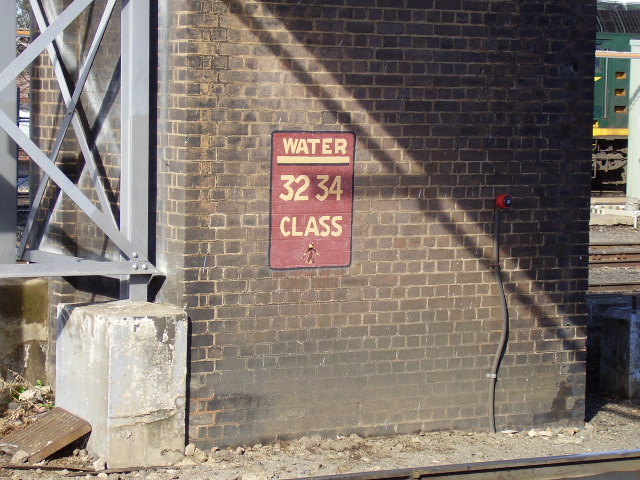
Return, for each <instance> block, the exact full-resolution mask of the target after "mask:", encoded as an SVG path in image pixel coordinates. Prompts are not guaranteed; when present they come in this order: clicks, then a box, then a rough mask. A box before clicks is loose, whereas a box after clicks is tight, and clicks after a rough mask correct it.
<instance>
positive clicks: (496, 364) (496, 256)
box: [488, 207, 509, 433]
mask: <svg viewBox="0 0 640 480" xmlns="http://www.w3.org/2000/svg"><path fill="white" fill-rule="evenodd" d="M494 220H495V222H494V224H495V225H494V229H493V258H492V262H491V266H492V267H493V272H494V274H495V277H496V283H497V284H498V291H499V293H500V300H501V302H502V334H501V335H500V343H499V345H498V350H497V351H496V355H495V357H494V359H493V365H492V367H491V374H489V375H488V377H489V397H490V398H489V427H490V430H491V432H493V433H495V431H496V414H495V408H496V382H497V381H498V370H499V369H500V363H501V362H502V358H503V357H504V352H505V350H506V349H507V339H508V337H509V310H508V308H507V299H506V297H505V295H504V285H503V283H502V272H501V271H500V241H499V239H500V209H499V208H498V207H496V208H495V209H494Z"/></svg>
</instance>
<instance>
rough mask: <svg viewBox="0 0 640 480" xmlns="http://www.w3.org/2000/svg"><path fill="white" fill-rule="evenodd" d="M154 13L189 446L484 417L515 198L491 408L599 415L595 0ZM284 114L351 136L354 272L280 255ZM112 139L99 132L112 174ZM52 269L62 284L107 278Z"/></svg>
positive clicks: (166, 239)
mask: <svg viewBox="0 0 640 480" xmlns="http://www.w3.org/2000/svg"><path fill="white" fill-rule="evenodd" d="M157 8H158V12H157V19H156V16H154V19H153V22H154V23H155V22H157V24H156V25H155V27H157V28H156V29H155V31H156V32H157V38H156V40H157V42H156V45H155V46H156V47H157V51H158V55H157V57H155V58H154V71H157V97H156V98H155V99H154V101H153V102H152V103H153V108H154V113H155V114H156V115H154V118H155V123H154V125H153V126H152V131H153V132H154V135H153V137H152V145H154V146H156V147H157V162H156V166H155V170H157V171H156V173H157V184H156V189H155V190H154V191H153V197H154V198H153V199H152V200H153V202H152V203H153V204H154V205H155V206H156V208H157V222H156V226H155V234H156V245H155V257H156V264H157V266H158V268H160V269H161V270H163V271H164V272H165V273H166V278H165V279H164V282H157V283H154V286H153V287H154V288H153V290H154V291H156V290H157V297H156V299H157V300H158V301H163V302H171V303H175V304H177V305H179V306H181V307H185V308H186V309H187V311H188V314H189V316H190V319H191V348H190V358H189V362H190V385H189V386H190V389H189V395H190V402H189V412H188V421H189V425H188V435H189V441H192V442H194V443H196V444H197V445H199V446H201V447H211V446H213V445H216V446H225V445H237V444H243V443H251V442H267V441H272V440H275V439H277V438H287V437H294V436H300V435H304V434H311V433H320V434H323V435H334V434H347V433H351V432H357V433H359V434H362V435H378V434H393V433H403V432H411V431H419V430H436V429H452V428H456V429H464V430H486V429H487V428H488V426H489V420H488V411H489V407H488V400H489V380H488V379H487V377H486V375H487V374H488V373H489V372H490V370H491V364H492V362H493V358H494V355H495V352H496V350H497V348H498V342H499V339H500V333H501V331H500V329H501V324H502V314H501V304H500V297H499V295H498V288H497V285H496V282H495V279H494V272H493V270H492V268H491V255H492V245H493V238H492V235H493V229H494V221H493V218H494V217H493V202H494V198H495V196H496V195H497V194H499V193H502V192H508V193H511V194H512V195H513V196H514V199H515V200H514V205H515V206H514V208H513V209H512V210H510V211H507V212H504V213H503V215H502V226H501V232H502V234H501V237H500V241H501V250H500V252H501V258H502V266H503V278H504V281H505V291H506V298H507V302H508V306H509V313H510V315H511V325H510V332H509V343H508V347H507V349H506V352H505V356H504V360H503V362H502V367H501V369H500V373H499V379H498V382H497V395H496V425H497V427H498V428H500V429H502V428H509V427H515V428H522V427H529V426H532V425H536V426H539V425H543V424H547V423H574V424H579V423H580V422H581V421H582V420H583V415H584V388H585V335H586V323H587V322H586V319H587V309H586V305H585V292H586V290H587V262H588V255H587V243H588V218H589V210H588V207H589V201H588V197H589V185H590V168H591V167H590V166H591V163H590V138H591V116H592V114H591V109H592V85H593V75H592V72H593V51H594V47H595V42H594V37H595V35H594V31H595V2H583V1H581V2H578V1H568V0H567V1H557V0H531V1H526V0H525V1H509V0H505V1H489V0H420V1H415V0H393V1H391V0H369V1H366V2H365V1H361V0H331V1H325V2H316V1H305V2H300V1H297V0H288V1H284V0H282V1H231V0H217V1H213V0H198V1H196V0H164V1H162V2H158V6H157ZM113 28H115V29H116V30H115V31H116V32H117V25H114V27H113ZM79 37H81V38H85V37H84V36H83V34H82V33H80V34H79ZM78 51H79V52H81V51H84V50H83V49H82V48H80V47H79V48H78ZM107 53H108V52H107ZM105 55H106V53H105ZM109 58H110V57H108V56H107V58H106V60H105V61H104V62H103V64H104V65H105V67H104V68H106V70H105V73H104V75H105V78H104V79H103V80H105V82H106V75H108V74H109V72H111V74H112V73H113V72H112V71H111V70H108V67H109V65H111V64H110V63H109V61H108V60H109ZM36 73H37V74H36V75H35V76H34V81H36V82H37V81H40V80H41V81H42V82H43V83H42V84H41V86H40V89H41V90H42V92H41V93H40V94H38V93H35V97H34V98H36V99H38V98H40V99H41V100H42V102H43V104H42V106H41V107H37V110H36V116H39V117H40V119H39V120H36V121H35V123H34V128H35V132H36V135H37V136H38V137H39V138H40V140H39V141H41V142H42V143H44V144H46V142H47V141H48V142H49V144H51V140H50V139H51V138H52V135H54V133H53V132H54V129H52V128H50V125H54V124H55V123H53V120H52V119H53V118H55V115H56V114H59V112H60V101H59V99H56V98H52V97H51V96H50V94H49V93H48V92H47V90H48V86H47V84H46V83H45V82H46V80H47V79H48V78H50V71H46V70H45V69H42V70H41V71H39V73H38V72H36ZM109 78H111V77H109ZM98 88H104V89H106V90H107V91H108V89H109V83H108V82H107V83H104V84H100V85H98ZM38 95H39V96H38ZM113 105H117V97H116V98H113V103H112V106H113ZM113 108H115V107H113ZM94 113H95V112H94ZM94 113H91V115H93V114H94ZM92 118H93V117H92ZM96 125H99V122H98V123H96ZM275 130H303V131H351V132H354V133H355V134H356V137H357V142H356V147H357V148H356V162H355V165H356V166H355V190H354V205H353V207H354V217H353V232H352V233H353V254H352V262H351V265H350V266H349V267H344V268H332V269H318V270H293V271H274V270H271V269H270V268H269V261H268V252H269V211H270V205H269V201H270V158H271V143H270V142H271V133H272V132H273V131H275ZM101 131H102V132H106V130H101ZM114 134H115V135H116V136H115V137H113V138H117V132H114ZM113 138H111V137H109V138H104V140H103V141H102V142H100V143H101V144H104V145H103V147H104V149H105V151H106V152H110V154H109V155H106V156H105V169H106V171H107V175H108V176H109V177H112V176H113V177H114V187H117V183H115V177H116V176H117V168H114V167H113V165H116V166H117V161H116V160H114V158H115V157H117V149H115V148H114V147H113V143H112V140H113ZM68 151H69V152H70V154H69V155H70V157H69V158H74V157H73V145H72V146H70V147H69V148H68ZM111 154H115V155H114V156H112V155H111ZM116 193H117V192H116ZM115 198H117V195H116V197H115ZM61 213H64V212H61ZM67 214H69V215H71V217H72V218H75V217H74V214H73V211H72V209H70V212H68V213H67ZM61 220H62V219H61ZM82 223H84V222H82V221H76V223H75V224H74V223H71V225H79V226H78V230H77V231H69V232H67V231H62V232H53V233H54V234H55V233H63V234H61V235H59V237H60V239H61V240H63V241H65V240H68V239H69V238H74V237H76V236H78V235H79V236H80V237H83V238H81V239H80V240H81V241H80V242H79V243H78V244H77V245H80V247H82V248H84V247H83V246H86V249H87V250H88V251H91V249H92V248H95V247H96V246H98V245H99V244H100V242H103V239H102V238H101V237H99V236H94V235H93V231H92V230H90V229H83V228H82V225H81V224H82ZM67 233H68V234H67ZM70 245H72V246H74V248H75V246H76V243H74V242H71V243H70ZM56 285H57V286H56V288H54V289H53V291H54V292H55V295H54V297H55V298H58V300H62V301H74V300H78V299H80V300H85V301H94V300H98V299H100V298H104V297H108V295H109V293H108V292H107V293H105V291H104V288H103V289H102V290H100V289H98V288H97V287H96V286H95V285H93V286H91V287H90V288H88V287H87V285H89V284H88V283H87V282H84V281H83V282H81V283H77V282H75V283H67V282H63V281H60V282H57V283H56ZM96 292H98V293H96Z"/></svg>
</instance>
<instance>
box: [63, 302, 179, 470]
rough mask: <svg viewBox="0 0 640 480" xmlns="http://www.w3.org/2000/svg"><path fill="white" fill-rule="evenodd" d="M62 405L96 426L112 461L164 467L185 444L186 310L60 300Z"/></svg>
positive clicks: (94, 442)
mask: <svg viewBox="0 0 640 480" xmlns="http://www.w3.org/2000/svg"><path fill="white" fill-rule="evenodd" d="M57 332H58V337H57V344H56V356H57V359H56V370H57V374H56V404H57V405H58V406H60V407H62V408H65V409H66V410H68V411H70V412H72V413H74V414H76V415H78V416H80V417H81V418H83V419H85V420H86V421H88V422H89V423H90V424H91V426H92V433H91V436H90V438H89V443H88V446H87V448H88V449H89V450H90V451H91V452H92V453H94V454H96V455H99V456H100V457H102V458H103V459H104V460H106V461H107V464H108V465H109V467H130V466H150V465H163V464H165V465H166V464H169V463H172V462H175V461H176V460H180V459H181V458H182V452H183V450H184V445H185V404H186V378H187V363H186V362H187V316H186V314H185V313H184V311H182V310H180V309H179V308H177V307H174V306H170V305H159V304H152V303H145V302H132V301H117V302H110V303H102V304H92V305H61V306H60V308H59V314H58V325H57Z"/></svg>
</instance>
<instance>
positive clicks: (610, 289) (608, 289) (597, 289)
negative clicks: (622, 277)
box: [589, 282, 640, 293]
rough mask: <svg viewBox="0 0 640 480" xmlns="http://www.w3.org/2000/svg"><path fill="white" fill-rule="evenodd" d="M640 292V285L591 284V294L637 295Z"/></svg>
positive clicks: (622, 283)
mask: <svg viewBox="0 0 640 480" xmlns="http://www.w3.org/2000/svg"><path fill="white" fill-rule="evenodd" d="M635 292H640V284H639V283H633V282H631V283H628V282H594V283H589V293H635Z"/></svg>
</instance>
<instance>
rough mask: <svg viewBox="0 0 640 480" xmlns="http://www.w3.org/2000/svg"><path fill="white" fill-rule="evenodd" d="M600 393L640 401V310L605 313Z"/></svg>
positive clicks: (613, 308)
mask: <svg viewBox="0 0 640 480" xmlns="http://www.w3.org/2000/svg"><path fill="white" fill-rule="evenodd" d="M600 390H601V391H602V392H603V393H610V394H614V395H616V396H618V397H620V398H634V399H638V398H640V309H637V308H631V307H612V308H610V309H608V310H607V311H606V312H605V314H604V319H603V322H602V340H601V352H600Z"/></svg>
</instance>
